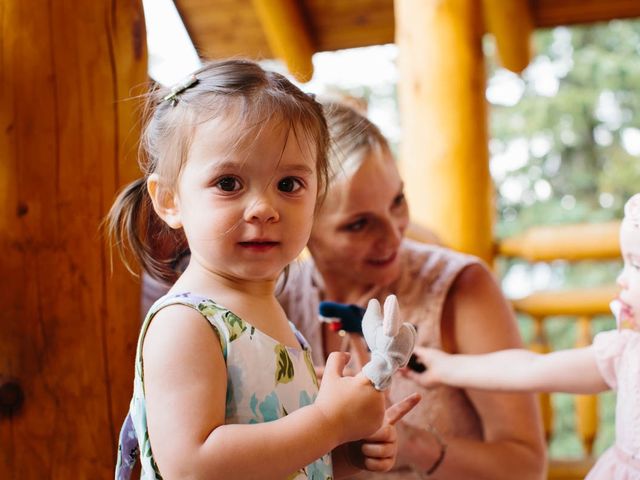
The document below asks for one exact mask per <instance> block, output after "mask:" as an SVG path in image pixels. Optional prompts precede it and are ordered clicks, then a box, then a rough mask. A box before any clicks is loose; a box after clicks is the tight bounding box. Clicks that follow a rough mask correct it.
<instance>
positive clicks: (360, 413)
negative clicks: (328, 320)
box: [313, 352, 385, 443]
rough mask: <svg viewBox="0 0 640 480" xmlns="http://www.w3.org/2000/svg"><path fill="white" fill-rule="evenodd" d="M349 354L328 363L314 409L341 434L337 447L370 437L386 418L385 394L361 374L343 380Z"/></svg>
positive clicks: (336, 354)
mask: <svg viewBox="0 0 640 480" xmlns="http://www.w3.org/2000/svg"><path fill="white" fill-rule="evenodd" d="M348 361H349V354H348V353H344V352H333V353H331V354H330V355H329V358H328V359H327V364H326V365H325V367H324V372H323V375H322V383H321V384H320V390H319V392H318V397H317V398H316V401H315V402H314V403H313V406H314V407H316V408H318V409H319V410H320V411H321V413H322V414H323V416H324V417H325V418H326V419H327V420H328V421H329V424H330V428H331V429H332V431H333V432H337V434H338V443H345V442H349V441H351V440H356V439H360V438H364V437H368V436H369V435H372V434H373V433H374V432H376V431H377V430H378V429H379V428H380V426H381V425H382V422H383V421H384V416H385V398H384V394H383V393H381V392H378V391H377V390H376V389H375V388H374V387H373V385H372V384H371V382H370V381H369V379H368V378H367V377H365V376H364V375H363V374H362V373H359V374H358V375H356V376H354V377H350V376H347V377H345V376H343V375H344V373H343V370H344V368H345V366H346V365H347V363H348Z"/></svg>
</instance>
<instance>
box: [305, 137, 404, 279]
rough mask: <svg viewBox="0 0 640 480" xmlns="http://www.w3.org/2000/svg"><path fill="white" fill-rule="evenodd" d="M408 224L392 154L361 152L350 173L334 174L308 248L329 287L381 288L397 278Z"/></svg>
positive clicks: (380, 149) (372, 151)
mask: <svg viewBox="0 0 640 480" xmlns="http://www.w3.org/2000/svg"><path fill="white" fill-rule="evenodd" d="M408 222H409V212H408V208H407V203H406V200H405V197H404V192H403V183H402V179H401V178H400V174H399V173H398V169H397V168H396V165H395V162H394V159H393V157H392V156H391V153H390V152H389V151H388V150H387V149H382V148H376V149H373V150H371V151H369V152H368V153H365V154H364V156H363V159H362V163H361V165H360V167H358V169H357V170H356V171H355V173H353V174H349V175H346V176H341V175H338V177H337V178H336V179H335V180H334V181H332V182H331V185H330V186H329V192H328V194H327V197H326V200H325V202H324V204H323V205H322V207H321V209H320V211H319V212H318V216H317V219H316V222H315V223H314V226H313V230H312V232H311V238H310V240H309V250H310V251H311V254H312V255H313V258H314V261H315V262H316V265H317V266H318V269H319V270H320V273H321V274H322V276H323V279H324V281H325V284H326V285H327V286H328V287H329V286H332V287H333V289H334V290H335V289H336V288H342V286H344V288H346V289H352V288H358V287H359V288H363V287H365V288H366V287H370V286H374V285H375V286H386V285H388V284H390V283H391V282H393V281H394V280H395V279H396V278H398V276H399V274H400V259H399V256H398V250H399V247H400V242H401V240H402V237H403V235H404V231H405V229H406V228H407V224H408Z"/></svg>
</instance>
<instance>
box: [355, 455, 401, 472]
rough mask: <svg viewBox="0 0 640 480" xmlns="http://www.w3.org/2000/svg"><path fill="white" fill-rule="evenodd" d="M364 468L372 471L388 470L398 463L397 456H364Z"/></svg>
mask: <svg viewBox="0 0 640 480" xmlns="http://www.w3.org/2000/svg"><path fill="white" fill-rule="evenodd" d="M363 463H364V468H365V469H366V470H368V471H370V472H388V471H389V470H391V469H392V468H393V465H394V464H395V463H396V459H395V457H391V458H369V457H365V458H364V462H363Z"/></svg>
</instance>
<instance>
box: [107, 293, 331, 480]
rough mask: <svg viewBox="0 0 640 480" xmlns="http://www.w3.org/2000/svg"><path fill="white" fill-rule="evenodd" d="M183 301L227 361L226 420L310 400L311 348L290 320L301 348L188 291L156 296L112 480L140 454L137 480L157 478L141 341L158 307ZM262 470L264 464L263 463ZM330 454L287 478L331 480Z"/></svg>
mask: <svg viewBox="0 0 640 480" xmlns="http://www.w3.org/2000/svg"><path fill="white" fill-rule="evenodd" d="M175 304H180V305H186V306H189V307H192V308H194V309H196V310H197V311H198V312H200V313H201V314H202V316H203V317H204V318H205V319H206V320H207V321H208V322H209V323H210V324H211V326H212V327H213V329H214V331H215V333H216V335H217V337H218V339H219V341H220V346H221V348H222V353H223V356H224V359H225V362H226V365H227V399H226V414H225V423H226V424H251V423H262V422H270V421H272V420H277V419H279V418H282V417H284V416H285V415H287V414H288V413H289V412H292V411H294V410H296V409H298V408H301V407H304V406H306V405H309V404H311V403H313V402H314V400H315V398H316V396H317V393H318V379H317V377H316V374H315V371H314V369H313V363H312V361H311V351H310V349H309V346H308V344H307V342H306V340H305V339H304V337H303V336H302V334H300V332H298V331H297V330H296V328H295V327H294V326H293V324H291V328H292V329H293V331H294V333H295V335H296V337H297V339H298V341H299V342H300V345H301V348H292V347H288V346H286V345H283V344H281V343H279V342H278V341H276V340H275V339H273V338H272V337H270V336H268V335H267V334H265V333H263V332H261V331H260V330H258V329H257V328H255V327H253V326H252V325H250V324H248V323H247V322H245V321H244V320H242V319H241V318H239V317H238V316H237V315H235V314H234V313H233V312H231V311H230V310H227V309H226V308H224V307H222V306H220V305H218V304H217V303H215V302H214V301H213V300H209V299H207V298H204V297H198V296H195V295H192V294H191V293H184V294H178V295H175V294H172V295H166V296H164V297H162V298H160V299H159V300H158V301H157V302H156V303H155V304H154V305H153V306H152V307H151V309H150V310H149V313H148V314H147V316H146V318H145V320H144V323H143V324H142V329H141V333H140V338H139V339H138V347H137V351H136V360H135V378H134V386H133V398H132V400H131V405H130V409H129V415H128V416H127V418H126V419H125V422H124V424H123V426H122V431H121V432H120V442H119V445H118V462H117V465H116V472H115V478H116V480H124V479H129V478H130V477H131V472H132V469H133V465H134V464H135V461H136V458H137V456H138V454H139V456H140V461H141V464H142V473H141V479H143V480H149V479H161V478H162V476H161V475H160V472H159V470H158V467H157V465H156V463H155V461H154V459H153V452H152V449H151V443H150V442H149V433H148V430H147V417H146V406H145V396H144V377H143V368H142V344H143V341H144V337H145V334H146V332H147V329H148V328H149V324H150V323H151V320H152V319H153V317H154V316H155V315H156V313H158V311H160V310H161V309H162V308H164V307H166V306H168V305H175ZM265 468H268V466H266V465H265ZM332 475H333V474H332V465H331V455H330V454H326V455H325V456H323V457H322V458H320V459H318V460H316V461H315V462H313V463H311V464H309V465H307V466H306V467H305V468H302V469H300V470H298V471H297V472H294V473H292V474H291V475H290V476H289V477H288V479H287V480H300V479H312V480H329V479H331V478H332Z"/></svg>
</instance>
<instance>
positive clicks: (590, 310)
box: [512, 285, 620, 318]
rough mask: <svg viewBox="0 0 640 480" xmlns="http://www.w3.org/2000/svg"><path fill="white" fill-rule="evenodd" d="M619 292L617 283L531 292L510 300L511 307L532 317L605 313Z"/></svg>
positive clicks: (607, 312)
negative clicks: (525, 295) (523, 296)
mask: <svg viewBox="0 0 640 480" xmlns="http://www.w3.org/2000/svg"><path fill="white" fill-rule="evenodd" d="M619 292H620V287H618V286H617V285H608V286H604V287H593V288H580V289H576V290H557V291H543V292H536V293H532V294H531V295H529V296H527V297H525V298H521V299H518V300H512V304H513V307H514V308H515V309H516V310H517V311H519V312H522V313H526V314H529V315H531V316H532V317H538V318H539V317H550V316H552V315H578V316H592V315H607V314H610V313H611V311H610V309H609V302H610V301H611V299H613V298H615V297H616V296H617V295H618V293H619Z"/></svg>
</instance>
